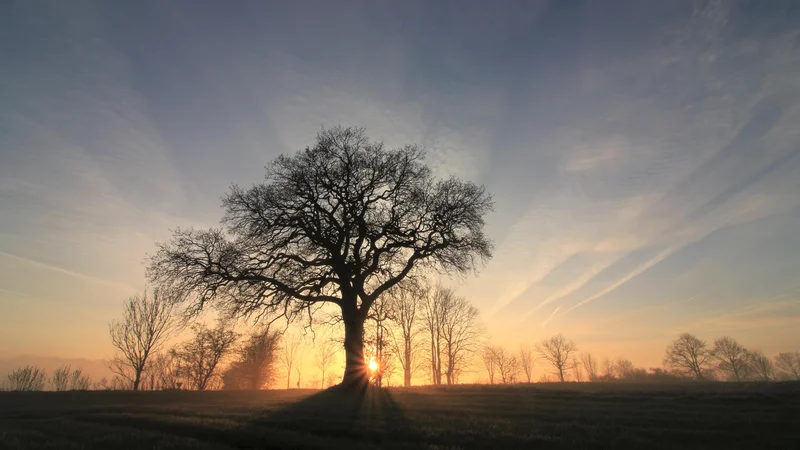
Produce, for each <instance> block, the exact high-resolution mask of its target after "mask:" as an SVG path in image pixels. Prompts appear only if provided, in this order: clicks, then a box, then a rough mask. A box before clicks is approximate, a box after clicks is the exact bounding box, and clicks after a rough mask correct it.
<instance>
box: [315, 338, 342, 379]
mask: <svg viewBox="0 0 800 450" xmlns="http://www.w3.org/2000/svg"><path fill="white" fill-rule="evenodd" d="M338 348H339V347H338V345H336V342H334V341H332V340H326V341H325V342H323V343H322V344H320V346H319V350H318V352H319V353H317V367H319V369H320V371H321V372H322V375H321V376H320V378H319V379H320V384H321V386H320V387H321V388H322V389H324V388H325V381H327V379H326V378H325V374H326V373H327V372H328V371H329V370H330V369H331V366H333V364H334V362H335V361H336V351H337V349H338Z"/></svg>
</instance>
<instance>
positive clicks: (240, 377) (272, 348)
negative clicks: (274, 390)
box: [222, 327, 281, 390]
mask: <svg viewBox="0 0 800 450" xmlns="http://www.w3.org/2000/svg"><path fill="white" fill-rule="evenodd" d="M280 340H281V334H280V332H278V331H272V330H270V329H269V327H267V328H266V329H265V330H263V331H262V332H258V333H253V334H252V335H250V338H249V339H248V341H247V342H246V343H245V345H244V346H243V347H242V348H241V350H240V351H239V358H238V359H237V360H236V361H234V362H233V363H232V364H231V365H230V366H229V367H228V370H226V371H225V373H224V374H223V375H222V385H223V387H222V388H223V389H252V390H258V389H263V388H264V387H267V386H269V384H270V383H271V382H272V381H273V379H274V377H275V362H276V359H277V358H276V356H275V353H276V352H277V351H278V346H279V345H280Z"/></svg>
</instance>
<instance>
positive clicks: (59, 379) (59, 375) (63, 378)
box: [50, 366, 72, 391]
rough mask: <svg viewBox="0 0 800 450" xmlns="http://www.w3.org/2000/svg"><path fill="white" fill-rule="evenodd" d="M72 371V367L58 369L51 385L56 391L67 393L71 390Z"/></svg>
mask: <svg viewBox="0 0 800 450" xmlns="http://www.w3.org/2000/svg"><path fill="white" fill-rule="evenodd" d="M71 371H72V369H71V368H70V366H61V367H59V368H57V369H56V370H55V371H54V372H53V375H52V376H51V377H50V383H51V384H52V385H53V390H54V391H66V390H67V389H68V388H69V374H70V372H71Z"/></svg>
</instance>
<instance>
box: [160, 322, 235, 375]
mask: <svg viewBox="0 0 800 450" xmlns="http://www.w3.org/2000/svg"><path fill="white" fill-rule="evenodd" d="M237 339H239V335H238V334H236V333H235V332H234V331H233V330H230V329H228V327H227V326H225V324H224V323H222V322H220V323H219V324H218V325H217V326H216V327H215V328H208V327H206V326H205V325H202V324H196V325H193V326H192V336H191V338H189V340H187V341H186V342H183V343H182V344H180V345H179V346H178V347H177V348H175V349H174V350H173V354H174V355H175V358H176V359H177V360H178V367H179V370H178V372H179V374H180V375H181V378H183V379H184V380H185V381H186V387H187V388H188V389H195V390H198V391H202V390H205V389H206V388H207V386H208V384H209V382H210V381H212V379H213V378H214V376H216V375H217V368H218V367H219V364H220V362H222V360H223V359H224V358H225V357H226V356H228V354H229V353H230V352H231V350H233V347H234V345H236V341H237Z"/></svg>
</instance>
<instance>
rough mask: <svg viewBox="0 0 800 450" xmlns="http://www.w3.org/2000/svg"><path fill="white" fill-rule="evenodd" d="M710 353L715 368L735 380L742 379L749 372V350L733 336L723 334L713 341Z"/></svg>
mask: <svg viewBox="0 0 800 450" xmlns="http://www.w3.org/2000/svg"><path fill="white" fill-rule="evenodd" d="M711 354H712V355H713V357H714V359H715V360H716V361H717V368H718V369H719V370H720V371H722V372H723V373H727V374H728V376H729V377H731V378H733V379H735V380H736V381H742V379H743V378H746V377H747V375H748V374H749V373H750V370H751V366H750V352H748V351H747V349H746V348H744V347H742V346H741V345H740V344H739V343H738V342H736V341H735V340H734V339H733V338H729V337H727V336H725V337H721V338H719V339H717V340H716V341H714V348H713V349H712V350H711Z"/></svg>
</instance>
